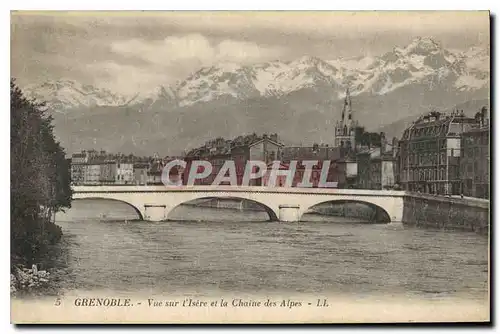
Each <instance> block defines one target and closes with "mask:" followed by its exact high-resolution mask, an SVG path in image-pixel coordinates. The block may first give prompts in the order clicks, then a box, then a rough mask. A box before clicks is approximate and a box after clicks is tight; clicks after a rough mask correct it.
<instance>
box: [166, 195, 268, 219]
mask: <svg viewBox="0 0 500 334" xmlns="http://www.w3.org/2000/svg"><path fill="white" fill-rule="evenodd" d="M213 199H220V200H234V201H245V202H249V203H253V204H255V205H257V206H259V207H261V208H262V209H263V210H264V211H265V212H266V213H267V215H268V216H269V220H270V221H277V220H278V213H277V212H276V211H275V210H273V209H272V208H271V207H269V206H268V205H266V204H264V203H262V202H260V201H257V200H254V199H249V198H245V197H240V196H234V195H230V196H227V195H220V196H217V195H212V196H202V197H197V198H192V199H188V200H185V201H183V202H181V203H178V204H176V205H175V206H174V207H172V208H171V209H170V210H168V212H166V214H165V215H166V217H167V220H168V219H169V218H168V217H169V214H170V213H172V212H173V211H174V210H175V209H176V208H179V207H180V206H181V205H183V204H187V203H190V202H194V201H200V200H213Z"/></svg>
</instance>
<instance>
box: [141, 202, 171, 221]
mask: <svg viewBox="0 0 500 334" xmlns="http://www.w3.org/2000/svg"><path fill="white" fill-rule="evenodd" d="M165 211H166V205H157V204H144V217H143V218H144V220H147V221H152V222H159V221H162V220H165V219H167V216H166V212H165Z"/></svg>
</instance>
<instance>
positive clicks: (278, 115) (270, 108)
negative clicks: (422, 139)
mask: <svg viewBox="0 0 500 334" xmlns="http://www.w3.org/2000/svg"><path fill="white" fill-rule="evenodd" d="M489 63H490V61H489V50H485V49H481V48H478V47H474V48H471V49H470V50H466V51H455V50H447V49H444V48H442V47H441V46H440V44H439V43H437V42H435V41H434V40H432V39H431V38H417V39H415V40H413V41H412V42H411V43H410V44H409V45H407V46H405V47H395V48H394V49H393V50H392V51H390V52H387V53H386V54H383V55H381V56H378V57H366V56H363V57H357V58H343V59H333V60H331V59H329V60H322V59H319V58H316V57H311V56H304V57H301V58H299V59H295V60H293V61H288V62H285V61H272V62H266V63H260V64H254V65H246V66H242V65H238V64H229V63H225V64H218V65H217V66H212V67H206V68H201V69H199V70H198V71H196V72H195V73H193V74H191V75H190V76H189V77H187V78H186V79H185V80H182V81H180V82H179V83H177V84H175V85H172V86H167V85H165V86H160V87H157V89H156V90H153V91H151V92H142V91H141V92H137V94H136V95H134V96H127V97H124V96H120V95H119V94H116V93H112V92H110V91H109V90H106V89H100V88H97V87H93V86H89V85H81V84H79V83H77V82H75V81H71V80H59V81H55V82H47V83H44V84H42V85H38V86H31V87H28V88H26V87H22V88H24V90H25V92H26V93H27V95H30V96H35V97H37V99H39V100H41V101H46V102H47V105H48V106H49V107H50V108H51V109H52V110H53V111H54V112H53V113H52V114H53V115H54V122H55V133H56V135H57V136H58V137H59V138H60V141H61V143H62V144H63V146H64V147H66V148H67V150H68V152H74V151H77V150H81V149H87V148H99V149H105V150H108V151H112V152H133V153H138V154H152V153H154V152H161V153H162V154H179V153H180V152H182V150H184V149H187V148H192V147H195V146H197V145H200V144H202V143H203V142H204V141H205V140H209V139H213V138H215V137H219V136H222V137H226V138H232V137H236V136H238V135H241V134H245V133H253V132H256V133H266V132H267V133H275V132H277V133H278V135H279V136H280V139H281V140H283V141H284V142H285V143H288V144H297V145H300V144H307V145H312V144H313V143H325V144H333V133H334V125H335V123H336V122H337V121H338V120H339V118H340V115H341V109H342V105H343V103H342V101H340V100H339V99H342V98H343V97H344V94H345V89H346V88H347V87H349V88H350V91H351V95H352V107H353V115H354V116H353V117H354V118H355V119H356V120H357V121H358V122H359V123H360V124H361V125H362V126H365V128H366V129H367V130H369V131H385V132H386V136H387V137H389V138H390V137H392V136H395V137H399V136H400V135H401V133H402V130H404V128H405V126H407V123H408V122H411V121H412V120H413V119H415V118H416V117H418V116H419V115H421V114H422V113H425V112H428V111H429V110H431V109H438V110H451V108H454V107H455V106H457V105H458V106H461V108H462V107H463V108H464V109H465V110H464V111H465V113H467V114H468V115H474V113H475V112H477V111H478V110H479V108H481V107H482V106H485V105H488V104H489V97H490V93H489V85H490V83H489V75H490V69H489ZM167 74H168V73H166V75H167Z"/></svg>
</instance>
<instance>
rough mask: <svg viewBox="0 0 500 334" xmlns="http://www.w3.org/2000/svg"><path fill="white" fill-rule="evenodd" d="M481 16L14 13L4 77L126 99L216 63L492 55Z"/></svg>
mask: <svg viewBox="0 0 500 334" xmlns="http://www.w3.org/2000/svg"><path fill="white" fill-rule="evenodd" d="M488 15H489V13H488V12H485V11H482V12H326V11H325V12H225V11H221V12H194V11H193V12H13V13H12V15H11V76H13V77H15V78H16V80H17V81H18V83H19V84H20V85H21V86H23V85H28V84H39V83H43V82H45V81H48V80H59V79H70V80H75V81H78V82H81V83H82V84H91V85H95V86H97V87H103V88H108V89H110V90H112V91H113V92H116V93H119V94H123V95H134V94H136V93H138V92H142V93H144V92H147V91H154V90H155V89H156V88H157V87H158V86H159V85H171V84H175V83H176V82H178V81H181V80H183V79H185V78H186V77H187V76H188V75H189V74H191V73H193V72H195V71H197V70H199V69H200V68H201V67H205V66H212V65H216V64H218V63H221V62H231V63H237V64H252V63H258V62H265V61H270V60H283V61H288V60H293V59H296V58H298V57H301V56H316V57H319V58H322V59H324V60H329V59H335V58H339V57H358V56H378V55H382V54H383V53H385V52H388V51H391V50H392V49H393V48H394V47H395V46H405V45H407V44H408V43H409V42H410V41H411V40H413V39H414V38H416V37H418V36H421V37H432V38H433V39H434V40H436V41H437V42H439V43H441V45H442V46H443V47H445V48H448V49H453V50H466V49H468V48H470V47H472V46H481V47H485V48H489V39H490V35H489V16H488Z"/></svg>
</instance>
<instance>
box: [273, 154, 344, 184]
mask: <svg viewBox="0 0 500 334" xmlns="http://www.w3.org/2000/svg"><path fill="white" fill-rule="evenodd" d="M343 151H345V149H344V148H341V147H330V146H328V145H326V144H322V145H317V144H315V145H313V146H288V147H284V148H283V153H282V161H283V162H284V163H286V164H289V163H290V162H291V161H297V169H296V173H295V177H294V181H293V187H296V186H298V185H299V184H300V183H301V181H302V178H303V175H304V173H305V168H304V164H303V162H304V161H317V164H315V165H314V166H313V171H312V173H311V178H310V182H311V183H312V184H313V187H317V186H318V184H319V180H320V176H321V170H322V169H323V164H324V163H325V161H329V162H330V165H329V167H328V174H327V179H326V181H327V182H337V187H341V186H342V185H344V184H345V176H346V175H345V173H342V172H341V170H343V169H344V168H342V166H340V165H341V164H342V163H343V162H342V159H341V157H342V152H343Z"/></svg>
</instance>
